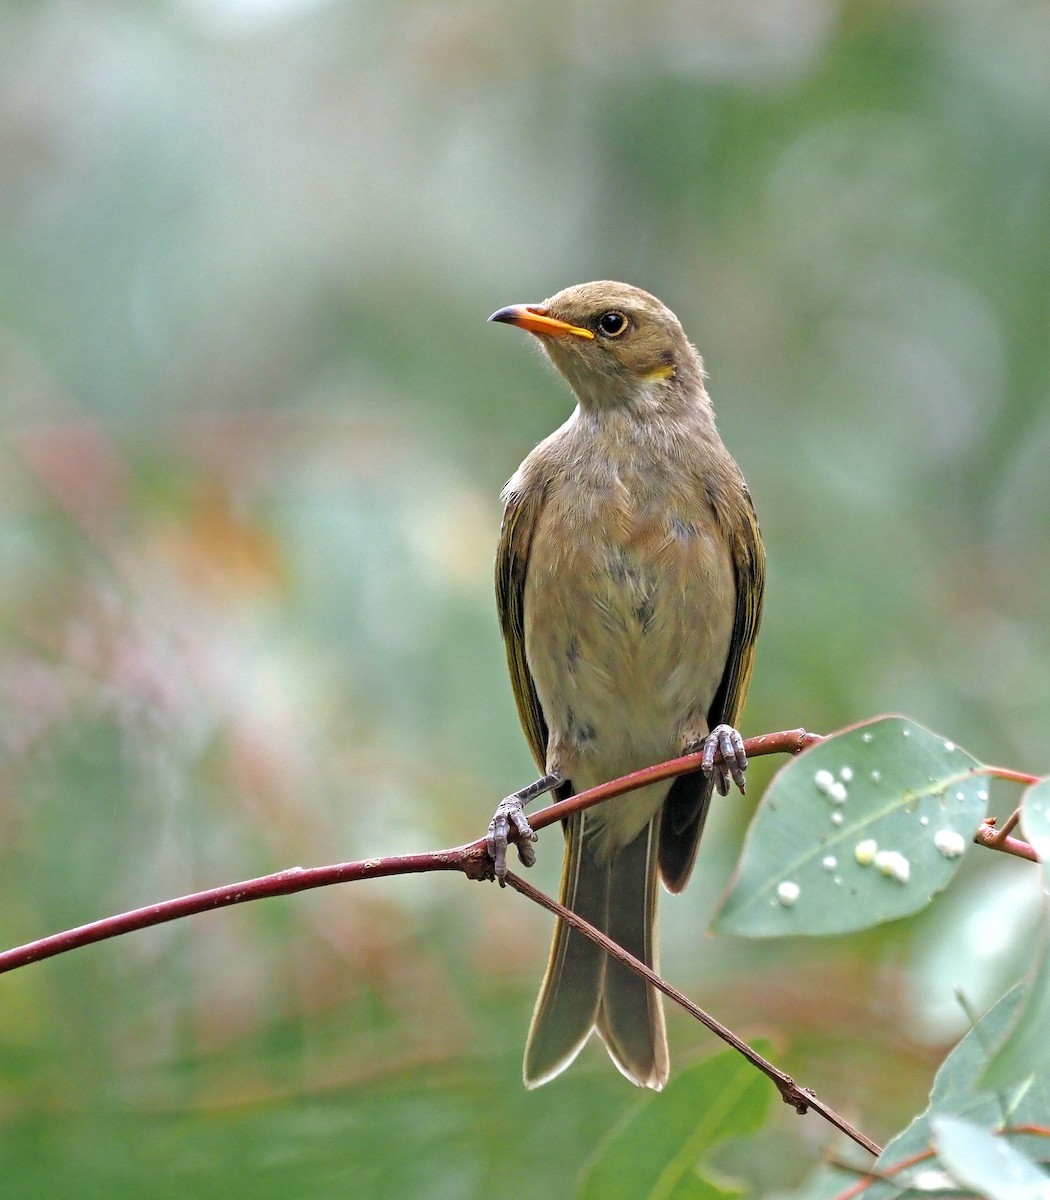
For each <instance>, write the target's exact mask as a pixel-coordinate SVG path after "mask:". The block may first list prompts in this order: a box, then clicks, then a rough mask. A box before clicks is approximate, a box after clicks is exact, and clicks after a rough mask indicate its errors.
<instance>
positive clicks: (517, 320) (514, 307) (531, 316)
mask: <svg viewBox="0 0 1050 1200" xmlns="http://www.w3.org/2000/svg"><path fill="white" fill-rule="evenodd" d="M489 320H490V321H499V322H501V323H502V324H504V325H517V327H518V328H519V329H527V330H528V331H529V333H536V334H540V335H541V336H542V337H569V336H572V337H582V338H593V337H594V334H593V333H591V331H590V330H589V329H581V328H580V327H579V326H578V325H570V324H569V323H568V322H567V321H559V320H558V318H557V317H551V316H548V314H547V310H546V309H545V308H541V307H540V306H539V305H538V304H511V305H509V306H508V307H507V308H501V309H500V310H499V312H494V313H493V314H492V316H491V317H489Z"/></svg>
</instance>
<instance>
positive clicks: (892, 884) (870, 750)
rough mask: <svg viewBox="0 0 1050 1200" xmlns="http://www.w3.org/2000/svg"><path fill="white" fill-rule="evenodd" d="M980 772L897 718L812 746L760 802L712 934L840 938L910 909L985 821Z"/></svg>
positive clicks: (943, 881)
mask: <svg viewBox="0 0 1050 1200" xmlns="http://www.w3.org/2000/svg"><path fill="white" fill-rule="evenodd" d="M980 765H981V764H980V763H979V762H978V761H977V760H976V759H975V758H973V757H972V756H971V755H969V754H967V753H966V752H965V751H964V750H961V749H960V748H959V747H958V746H956V745H955V744H954V743H953V742H950V741H948V740H947V739H945V738H943V737H939V736H938V735H937V734H935V733H932V732H931V731H930V730H928V729H924V728H923V727H922V726H921V725H916V724H915V723H914V722H913V721H909V720H907V719H905V718H904V717H881V718H879V719H878V720H875V721H872V722H869V723H866V724H864V725H858V726H856V727H854V728H852V729H847V730H845V731H844V732H842V733H840V734H837V735H835V736H834V737H831V738H828V739H827V740H826V741H824V742H822V743H821V744H820V745H817V746H814V747H813V748H812V749H811V750H807V751H806V752H805V753H804V754H802V755H800V756H799V757H798V758H797V759H795V760H793V761H792V762H790V763H789V764H788V765H787V766H786V767H784V768H783V770H781V771H780V772H779V773H778V774H777V775H776V777H775V778H774V779H773V782H772V783H771V784H770V786H769V789H768V791H767V792H766V795H765V796H764V797H763V800H762V803H761V805H760V806H759V808H758V811H757V812H756V814H755V818H754V820H753V821H752V824H751V828H750V829H749V830H748V834H747V839H746V841H745V843H744V852H743V856H742V858H741V861H740V865H739V867H738V868H737V874H736V877H735V879H734V882H733V885H732V888H731V890H730V893H729V895H728V897H727V898H726V900H725V901H724V904H723V907H722V910H721V913H720V914H719V916H718V919H717V921H716V925H717V928H718V929H720V930H724V931H725V932H727V933H736V934H743V935H745V936H748V937H776V936H782V935H784V934H801V933H804V934H821V933H846V932H849V931H851V930H856V929H865V928H867V927H868V926H870V925H877V924H880V923H881V922H883V921H890V920H893V919H895V918H897V917H903V916H907V915H908V914H909V913H914V912H917V911H918V910H919V909H921V908H923V907H924V906H925V905H926V904H927V903H929V901H930V900H931V899H932V897H933V896H935V895H936V894H937V893H938V892H939V891H941V890H942V889H943V888H944V887H946V886H947V884H948V881H949V880H950V879H951V877H952V875H953V874H954V872H955V870H956V868H957V866H958V865H959V859H960V856H961V855H962V853H963V851H964V849H965V847H966V846H967V844H968V843H969V842H970V839H971V837H972V835H973V831H974V830H975V829H976V827H977V825H978V823H979V822H980V820H981V817H982V816H983V815H984V811H985V807H986V805H987V800H988V791H987V781H986V780H985V779H983V778H982V777H980V776H977V775H975V774H974V771H975V770H976V769H977V768H979V767H980Z"/></svg>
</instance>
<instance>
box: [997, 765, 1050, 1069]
mask: <svg viewBox="0 0 1050 1200" xmlns="http://www.w3.org/2000/svg"><path fill="white" fill-rule="evenodd" d="M1021 829H1022V832H1023V833H1024V836H1025V837H1026V838H1027V840H1028V842H1029V843H1030V844H1031V845H1032V846H1033V847H1034V848H1035V852H1036V854H1038V855H1039V869H1040V871H1041V872H1042V886H1043V922H1042V929H1041V934H1040V941H1039V946H1038V948H1037V949H1036V951H1035V953H1034V954H1033V963H1034V965H1033V967H1032V970H1031V973H1030V975H1029V981H1028V985H1027V988H1026V991H1025V996H1024V1000H1023V1001H1022V1004H1021V1009H1020V1012H1019V1014H1018V1017H1017V1021H1016V1024H1015V1025H1014V1026H1013V1028H1012V1029H1011V1030H1010V1032H1009V1033H1008V1034H1007V1036H1006V1040H1005V1041H1004V1042H1003V1044H1002V1046H1001V1047H1000V1049H999V1051H998V1053H997V1054H996V1056H995V1057H994V1058H993V1059H992V1061H991V1062H990V1063H989V1064H988V1068H987V1070H986V1071H985V1074H984V1078H983V1079H982V1081H981V1082H982V1083H983V1084H984V1085H985V1086H987V1087H1003V1086H1004V1085H1006V1084H1010V1083H1016V1082H1017V1081H1018V1080H1020V1079H1024V1078H1025V1077H1026V1076H1028V1075H1030V1074H1032V1072H1033V1071H1047V1070H1050V1035H1048V1030H1050V779H1043V780H1040V782H1039V783H1036V784H1033V785H1032V787H1030V788H1028V790H1027V791H1026V792H1025V794H1024V796H1023V797H1022V800H1021Z"/></svg>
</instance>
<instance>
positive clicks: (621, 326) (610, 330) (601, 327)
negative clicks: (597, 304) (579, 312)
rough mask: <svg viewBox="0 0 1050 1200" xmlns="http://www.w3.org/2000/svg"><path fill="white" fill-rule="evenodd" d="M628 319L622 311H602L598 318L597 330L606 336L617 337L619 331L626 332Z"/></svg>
mask: <svg viewBox="0 0 1050 1200" xmlns="http://www.w3.org/2000/svg"><path fill="white" fill-rule="evenodd" d="M627 325H628V321H627V318H626V317H625V316H624V315H623V313H622V312H616V311H615V310H613V311H612V312H607V313H602V315H601V316H600V317H599V318H598V332H599V333H604V334H605V336H606V337H611V338H613V337H619V336H620V334H621V333H624V332H626V330H627Z"/></svg>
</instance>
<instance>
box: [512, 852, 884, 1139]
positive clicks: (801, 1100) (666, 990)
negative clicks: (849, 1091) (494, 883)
mask: <svg viewBox="0 0 1050 1200" xmlns="http://www.w3.org/2000/svg"><path fill="white" fill-rule="evenodd" d="M506 879H507V884H508V886H509V887H512V888H513V889H514V890H515V891H516V892H520V893H521V894H522V895H523V896H525V897H526V898H527V899H529V900H532V901H533V903H535V904H539V905H540V906H541V907H543V908H545V909H547V911H548V912H551V913H553V914H554V915H555V916H556V917H559V918H560V919H561V920H563V921H565V922H566V924H568V925H571V926H572V927H573V928H574V929H578V930H579V931H580V932H581V933H582V934H584V935H585V936H586V937H589V938H590V939H591V941H592V942H595V943H596V944H597V945H599V946H601V947H602V949H603V950H605V951H606V952H607V953H608V954H610V955H612V957H613V958H616V959H618V960H619V961H620V962H622V963H623V964H624V965H625V966H627V967H630V969H631V970H632V971H634V972H635V974H636V975H641V977H642V978H643V979H646V980H648V981H649V983H651V984H652V985H653V987H655V988H658V989H659V990H660V991H661V992H663V994H664V995H665V996H667V997H668V998H669V999H670V1000H673V1001H674V1002H675V1004H678V1005H680V1006H681V1007H682V1008H684V1009H685V1011H686V1012H687V1013H689V1015H690V1016H691V1017H694V1018H695V1019H696V1020H697V1021H699V1022H700V1023H701V1025H706V1026H707V1028H708V1029H710V1030H711V1032H712V1033H713V1034H715V1035H716V1036H717V1037H720V1038H721V1039H722V1041H723V1042H726V1043H728V1044H729V1045H730V1046H732V1047H733V1049H734V1050H736V1051H737V1052H738V1053H740V1054H742V1055H743V1056H744V1058H746V1059H747V1061H748V1062H749V1063H751V1065H752V1066H753V1067H757V1068H758V1070H759V1071H761V1072H762V1074H763V1075H765V1076H767V1077H768V1078H769V1079H771V1080H772V1082H773V1083H774V1084H775V1085H776V1088H777V1090H778V1091H779V1092H780V1098H781V1099H782V1100H783V1101H784V1103H785V1104H790V1105H791V1107H792V1108H793V1109H794V1110H795V1112H797V1113H798V1114H799V1115H800V1116H802V1115H804V1114H805V1113H807V1112H808V1111H809V1110H810V1109H813V1111H814V1112H817V1113H819V1114H820V1115H821V1116H822V1117H823V1118H824V1119H825V1120H826V1121H829V1122H830V1123H831V1124H832V1125H834V1126H835V1128H836V1129H839V1130H841V1132H842V1133H844V1134H845V1135H846V1136H847V1137H849V1138H852V1139H853V1141H855V1142H856V1143H857V1145H858V1146H863V1148H864V1149H865V1150H867V1151H868V1152H869V1153H870V1154H874V1155H875V1157H876V1158H877V1157H878V1156H879V1155H880V1154H881V1153H882V1150H881V1149H880V1147H879V1146H878V1145H876V1143H875V1142H873V1141H872V1140H871V1139H870V1138H868V1137H865V1136H864V1134H863V1133H861V1132H860V1131H859V1130H857V1129H854V1128H853V1126H852V1125H850V1123H849V1122H848V1121H846V1120H845V1119H844V1118H843V1117H840V1116H839V1114H838V1113H837V1112H835V1110H834V1109H833V1108H831V1107H830V1106H829V1105H827V1104H825V1103H824V1102H823V1101H822V1100H820V1099H818V1097H817V1096H816V1094H815V1093H814V1092H813V1091H812V1090H811V1089H810V1088H806V1087H800V1086H799V1085H798V1084H797V1083H796V1082H795V1081H794V1080H793V1079H792V1078H791V1076H790V1075H788V1074H786V1073H785V1072H784V1071H781V1070H780V1068H779V1067H775V1066H774V1065H773V1064H772V1063H771V1062H770V1061H769V1060H768V1059H766V1058H763V1057H762V1055H761V1054H759V1053H758V1051H757V1050H754V1049H752V1047H751V1046H749V1045H748V1044H747V1042H745V1041H743V1040H742V1039H741V1038H739V1037H737V1035H736V1034H735V1033H733V1031H732V1030H731V1029H727V1028H726V1027H725V1026H724V1025H723V1024H722V1023H721V1021H717V1020H716V1019H715V1018H714V1017H712V1016H711V1015H710V1013H707V1012H705V1011H704V1010H703V1009H702V1008H700V1007H699V1005H696V1004H694V1003H693V1002H692V1000H690V999H689V997H688V996H686V995H685V994H684V993H682V992H680V991H679V990H678V989H677V988H676V987H674V986H672V985H671V984H669V983H668V982H667V981H666V980H665V979H662V978H661V977H660V976H659V975H657V974H656V972H655V971H653V970H652V969H651V968H649V967H647V966H646V965H645V963H643V962H642V961H641V960H640V959H637V958H635V957H634V955H633V954H631V953H629V952H628V951H627V950H625V949H624V948H623V947H622V946H620V945H618V944H617V943H616V942H614V941H613V940H612V938H610V937H607V936H606V935H605V934H604V933H602V932H601V930H599V929H596V928H595V927H594V926H593V925H591V924H590V923H589V922H588V921H585V920H584V919H583V918H582V917H580V916H577V915H576V913H574V912H573V911H572V910H571V909H569V908H566V907H565V905H563V904H559V903H558V901H557V900H554V899H552V898H551V897H550V896H548V895H546V894H545V893H544V892H541V891H539V890H538V889H537V888H534V887H533V886H532V884H531V883H526V882H525V880H524V879H522V878H521V877H520V876H518V875H515V874H514V873H513V871H508V872H507V876H506Z"/></svg>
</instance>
